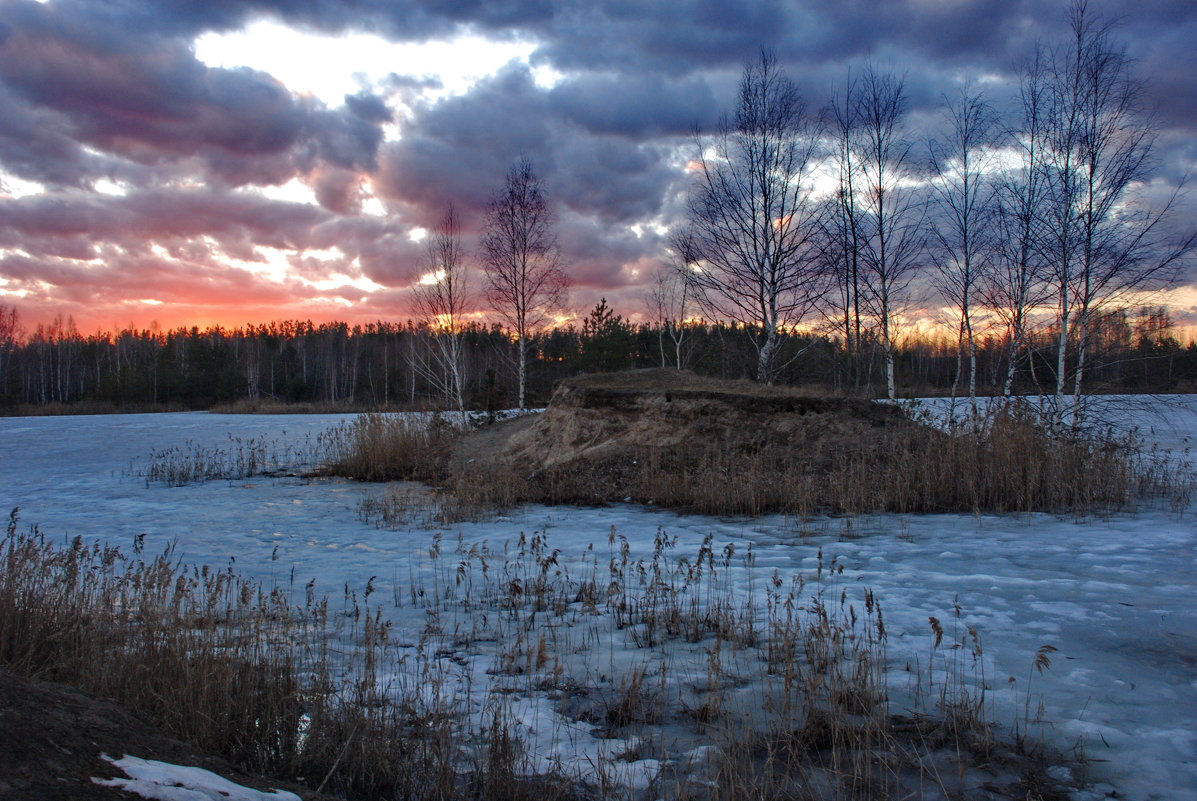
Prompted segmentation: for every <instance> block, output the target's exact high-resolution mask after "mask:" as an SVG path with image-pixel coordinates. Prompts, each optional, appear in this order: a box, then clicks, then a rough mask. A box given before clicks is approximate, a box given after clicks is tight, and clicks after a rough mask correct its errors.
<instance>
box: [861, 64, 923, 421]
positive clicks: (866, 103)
mask: <svg viewBox="0 0 1197 801" xmlns="http://www.w3.org/2000/svg"><path fill="white" fill-rule="evenodd" d="M905 114H906V94H905V89H904V86H903V82H902V80H901V79H899V78H898V77H896V76H894V75H892V74H889V73H879V72H877V71H876V70H874V69H873V68H872V67H870V68H868V69H867V70H865V73H864V75H862V76H861V79H860V82H859V84H858V87H857V93H856V104H855V115H856V125H857V126H858V131H859V133H858V135H857V136H856V137H854V141H855V144H856V147H857V148H858V151H859V156H858V157H857V159H858V161H857V163H858V165H859V179H860V180H859V188H858V189H857V190H856V201H855V202H856V203H857V204H858V205H859V208H860V210H861V212H862V215H861V224H862V227H863V228H864V231H863V233H862V235H861V237H860V247H861V250H860V260H861V264H862V266H863V270H862V273H863V275H864V276H866V278H867V281H866V286H865V287H864V291H865V292H866V293H867V295H868V300H869V306H870V309H871V313H872V316H873V317H874V319H875V320H876V325H877V332H878V337H879V339H880V343H881V352H882V356H883V358H884V359H885V389H886V395H887V396H888V397H889V398H891V399H892V398H894V397H896V395H897V388H896V385H895V380H894V339H895V336H896V333H897V332H896V326H897V324H898V316H899V313H900V312H901V310H902V307H903V304H904V303H905V296H906V291H907V289H908V287H909V285H910V280H911V279H912V278H913V277H914V273H915V271H916V270H917V269H918V268H919V266H920V264H919V258H920V257H921V256H922V255H923V247H924V244H925V240H926V237H925V234H924V230H923V228H924V226H923V222H924V218H925V212H926V209H925V204H923V203H922V201H921V200H920V199H919V198H918V197H917V195H916V194H915V193H914V191H913V190H912V189H911V188H910V186H909V183H911V181H910V179H911V178H912V173H913V169H912V165H911V163H910V162H911V158H910V149H911V144H910V142H909V141H908V140H907V139H906V138H905V135H904V130H903V118H904V117H905Z"/></svg>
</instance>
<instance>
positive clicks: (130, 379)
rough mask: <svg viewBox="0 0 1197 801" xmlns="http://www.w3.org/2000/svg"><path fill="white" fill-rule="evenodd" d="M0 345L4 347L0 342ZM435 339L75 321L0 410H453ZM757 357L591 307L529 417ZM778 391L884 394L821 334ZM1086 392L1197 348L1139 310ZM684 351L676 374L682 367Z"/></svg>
mask: <svg viewBox="0 0 1197 801" xmlns="http://www.w3.org/2000/svg"><path fill="white" fill-rule="evenodd" d="M0 334H2V332H0ZM441 336H444V334H441V333H437V332H435V331H434V330H432V329H430V328H429V327H428V326H425V325H420V324H416V323H412V322H408V323H406V324H395V323H386V322H379V323H374V324H370V325H365V326H349V325H346V324H344V323H320V324H314V323H312V322H298V321H288V322H277V323H270V324H268V325H255V326H247V327H245V328H235V329H224V328H205V329H199V328H194V327H193V328H178V329H174V330H170V331H156V330H124V331H120V332H119V333H116V334H91V335H84V334H81V333H79V332H78V331H76V330H75V328H74V326H73V325H72V324H71V323H70V322H69V321H68V322H66V323H63V322H56V323H54V324H52V325H49V326H45V325H39V326H38V327H37V328H36V329H35V330H34V331H32V332H31V333H28V334H26V335H16V334H14V333H13V332H12V331H10V333H9V334H7V335H0V407H3V408H6V409H7V410H9V411H10V412H11V411H14V410H17V409H20V408H21V407H25V410H27V411H34V410H33V409H30V408H29V407H41V406H48V405H68V406H70V405H76V406H78V407H79V408H80V409H85V408H86V407H87V406H89V405H101V406H110V407H117V408H153V407H162V408H188V409H206V408H211V407H212V406H215V405H220V404H233V403H237V402H242V401H267V400H273V401H277V402H281V403H316V404H326V405H331V406H344V407H346V408H368V407H384V406H385V407H391V408H442V407H443V408H449V407H451V406H452V403H450V402H449V400H448V399H447V398H446V396H445V392H444V382H443V380H441V376H440V373H439V368H438V363H437V359H436V348H437V338H438V337H441ZM462 336H463V339H464V343H465V349H464V354H465V358H464V366H465V379H466V387H467V395H468V397H467V404H468V405H469V406H471V407H472V408H476V409H500V408H507V407H511V406H513V405H514V403H515V394H516V386H515V381H516V373H515V368H514V364H515V360H516V346H515V343H514V342H513V339H512V337H510V336H509V335H508V334H507V332H505V331H504V330H503V329H502V328H501V327H499V326H497V325H491V326H486V325H469V326H466V327H465V329H464V330H463V332H462ZM1054 338H1055V335H1054V333H1053V332H1052V331H1050V330H1045V331H1043V332H1042V333H1041V334H1040V335H1039V336H1038V338H1037V339H1036V340H1033V341H1031V342H1030V343H1029V346H1028V347H1029V349H1028V350H1027V351H1026V352H1024V353H1022V354H1021V355H1020V358H1019V362H1020V363H1019V366H1018V373H1017V376H1018V377H1017V381H1016V385H1015V389H1016V391H1017V392H1019V393H1034V392H1039V391H1041V390H1042V389H1043V386H1041V382H1042V384H1043V385H1050V382H1051V380H1052V378H1051V376H1052V375H1053V373H1052V372H1051V368H1052V367H1053V366H1054V365H1052V364H1051V363H1050V362H1051V359H1052V358H1054V354H1053V352H1052V348H1053V343H1054ZM753 347H754V346H753V344H752V342H751V340H750V338H749V337H748V336H747V335H746V332H745V330H744V329H743V328H741V327H734V326H729V325H726V324H718V323H715V324H709V323H688V324H686V325H684V326H676V325H671V324H669V323H661V324H632V323H629V322H626V321H625V320H623V319H622V318H621V317H619V316H617V315H615V314H613V313H612V311H611V310H610V309H609V308H607V306H606V304H605V303H603V304H600V305H599V306H598V307H596V309H595V310H593V311H592V312H591V313H590V315H589V316H588V317H586V318H585V319H584V321H583V323H582V325H581V327H580V328H579V327H574V326H569V327H564V328H552V329H549V330H547V331H544V332H541V333H539V334H538V335H536V336H535V338H534V341H533V343H532V348H531V353H532V359H531V362H530V364H529V375H528V379H529V385H528V396H529V398H528V399H529V404H530V405H537V404H543V403H544V402H545V401H547V399H548V397H549V394H550V393H551V391H552V387H553V384H554V382H555V381H557V380H558V379H560V378H563V377H566V376H571V375H576V374H578V373H582V372H597V371H612V370H623V369H629V368H638V367H653V366H663V365H664V366H678V365H679V364H680V365H681V366H683V367H685V368H687V369H691V370H694V371H695V372H698V373H701V374H704V375H713V376H720V377H725V378H746V377H751V375H750V374H751V370H752V366H753V365H754V357H753ZM787 348H788V352H787V353H786V354H785V359H784V361H785V362H786V363H787V366H786V367H785V369H784V371H783V374H782V378H781V381H782V382H783V383H787V384H805V385H812V386H817V387H821V388H826V389H827V390H831V391H847V392H854V393H859V394H864V395H877V394H883V393H884V391H885V382H884V378H883V376H882V374H881V353H880V349H879V347H875V348H872V349H870V348H865V349H863V350H862V351H861V352H860V355H859V356H857V355H856V354H855V353H853V354H852V357H850V356H849V354H848V353H847V352H846V351H845V349H844V348H843V346H842V342H841V341H840V340H838V339H837V338H835V337H833V336H828V335H820V334H807V335H801V334H800V335H796V336H794V337H791V338H789V339H788V340H787ZM1091 348H1092V350H1091V352H1090V358H1091V359H1092V362H1091V364H1092V367H1091V368H1090V369H1091V370H1092V373H1091V375H1092V379H1093V383H1092V384H1090V385H1089V387H1090V390H1098V389H1100V390H1102V391H1107V392H1191V391H1197V344H1195V343H1193V342H1189V343H1187V345H1186V344H1182V343H1181V342H1180V341H1178V340H1177V339H1176V337H1175V336H1174V334H1173V327H1172V324H1171V321H1170V319H1169V318H1168V315H1167V313H1166V312H1165V311H1164V310H1161V309H1144V310H1139V311H1137V312H1134V313H1131V312H1127V311H1118V312H1112V313H1107V314H1105V315H1103V316H1102V317H1101V320H1100V325H1099V326H1097V334H1096V335H1095V336H1093V340H1092V342H1091ZM679 350H680V358H679ZM1007 358H1008V343H1007V342H1005V341H1004V340H1003V339H1002V338H1000V337H988V338H981V339H980V340H979V348H978V368H979V369H978V378H979V382H980V385H981V387H982V389H983V391H984V392H986V393H989V394H998V393H1000V392H1001V388H1002V387H1001V385H1002V382H1003V379H1004V377H1005V371H1006V368H1007V361H1006V360H1007ZM896 366H897V378H898V384H899V387H900V389H901V394H903V395H905V396H919V395H932V394H940V395H942V394H948V393H951V392H953V387H955V391H956V392H957V393H960V394H963V393H962V392H961V379H960V374H961V360H960V358H959V353H958V350H957V348H956V343H955V342H954V341H952V339H951V338H950V337H946V336H945V337H941V338H937V337H932V336H926V335H911V336H908V337H906V338H905V339H904V340H903V341H902V342H901V344H900V347H899V348H898V351H897V362H896Z"/></svg>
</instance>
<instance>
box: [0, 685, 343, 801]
mask: <svg viewBox="0 0 1197 801" xmlns="http://www.w3.org/2000/svg"><path fill="white" fill-rule="evenodd" d="M101 754H108V755H109V756H112V757H113V758H119V757H123V756H125V755H132V756H137V757H141V758H143V759H154V760H159V761H162V762H170V763H172V764H176V765H187V766H192V767H199V768H203V769H205V770H209V771H212V772H213V773H217V774H220V775H221V776H224V777H226V778H228V779H230V780H231V781H234V782H236V783H238V784H242V785H245V786H247V787H253V788H255V789H258V790H270V789H273V788H280V789H288V790H291V791H292V792H300V791H299V790H298V788H296V787H294V786H291V785H287V784H285V783H280V782H278V781H266V780H263V779H260V778H257V777H252V776H246V775H244V774H242V773H240V772H238V771H237V770H235V769H234V768H233V767H232V766H231V765H229V764H228V763H227V762H225V761H224V760H221V759H218V758H216V757H212V756H209V755H206V754H202V753H198V752H197V751H196V750H195V749H193V748H191V747H190V746H188V745H186V744H185V743H182V742H179V741H178V740H175V739H172V738H171V737H168V736H167V735H166V734H164V733H163V732H162V731H161V730H160V729H158V728H157V727H155V726H153V725H151V724H150V723H147V722H146V721H145V720H143V719H141V718H139V717H138V716H136V715H133V714H131V713H130V712H129V711H127V710H126V709H124V708H123V707H121V706H120V705H118V704H115V703H113V702H111V701H107V700H105V699H102V698H97V697H95V696H92V695H89V694H87V693H83V692H80V691H78V690H75V689H72V688H70V687H67V686H66V685H63V684H57V683H54V682H46V681H37V680H33V679H26V678H22V677H20V676H17V675H15V674H13V673H10V672H9V671H7V670H3V669H0V799H6V800H7V799H22V801H115V799H131V798H138V797H139V796H135V795H131V794H129V793H125V792H122V791H120V790H117V789H115V788H111V787H101V786H100V785H97V784H95V783H93V782H92V777H99V778H114V777H120V778H124V774H123V773H121V772H120V771H119V770H118V769H116V768H114V767H113V766H112V765H110V764H109V763H107V762H105V761H104V760H102V759H101V758H100V755H101ZM300 794H301V795H302V797H303V798H305V799H320V798H324V797H325V796H318V795H316V794H314V793H312V792H310V791H306V790H305V791H303V792H301V793H300Z"/></svg>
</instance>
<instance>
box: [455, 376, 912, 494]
mask: <svg viewBox="0 0 1197 801" xmlns="http://www.w3.org/2000/svg"><path fill="white" fill-rule="evenodd" d="M914 425H916V424H914V423H912V422H911V421H910V420H909V419H908V418H907V417H906V415H905V414H904V413H903V412H902V411H901V410H900V409H898V408H896V407H894V406H890V405H886V404H879V403H875V402H873V401H870V400H865V399H861V398H845V397H832V396H827V395H811V394H808V393H804V392H803V391H802V390H798V389H793V388H788V387H769V386H761V385H759V384H753V383H750V382H747V381H723V380H719V379H714V378H705V377H700V376H696V375H694V374H693V373H689V372H684V371H678V370H670V369H650V370H636V371H629V372H624V373H610V374H601V375H588V376H579V377H576V378H571V379H566V380H564V381H562V382H561V383H560V384H558V386H557V389H556V390H555V391H554V393H553V397H552V399H551V401H550V403H549V406H548V409H547V410H546V411H545V412H544V413H543V414H540V415H536V416H534V417H529V418H522V419H518V420H516V421H512V422H509V423H506V424H500V425H498V426H493V427H491V428H489V429H484V430H483V431H480V432H477V433H474V434H471V435H470V436H467V437H465V438H464V440H463V442H462V443H461V445H460V446H459V448H458V450H457V453H456V454H455V459H454V464H453V466H452V472H453V473H454V474H456V475H458V476H462V475H465V476H466V477H467V480H468V481H472V482H474V483H477V482H478V481H479V480H481V476H482V475H483V474H485V475H489V476H494V475H502V476H503V477H504V478H503V479H501V480H503V481H510V482H516V483H520V484H521V485H522V488H521V490H520V492H521V493H523V495H524V497H523V499H525V500H545V501H549V502H581V503H593V502H599V503H601V502H604V501H611V500H623V499H625V498H630V499H633V500H642V501H643V500H651V501H652V502H655V503H665V504H666V505H676V506H692V505H693V499H692V493H689V492H688V491H687V492H683V493H681V494H679V495H678V496H676V497H675V498H672V499H666V498H665V497H664V495H663V493H662V492H661V487H660V486H657V485H654V475H656V476H660V475H664V474H666V473H668V474H670V475H674V474H686V475H689V476H696V475H697V474H698V473H699V472H703V471H705V474H706V475H707V476H708V478H695V479H694V481H696V482H698V483H701V482H703V481H707V480H713V479H709V476H710V475H711V473H712V471H720V470H724V469H728V470H732V471H733V472H734V471H736V470H737V469H738V468H737V465H747V464H752V465H756V466H758V467H760V468H761V469H768V470H771V471H773V472H774V473H775V474H777V475H781V474H782V473H784V474H785V475H786V476H787V477H789V478H790V479H793V478H795V477H798V476H802V475H812V476H813V475H822V474H825V473H827V472H828V471H830V470H832V469H834V468H835V466H836V465H838V464H842V463H843V462H844V459H845V457H846V456H853V455H862V454H863V455H864V457H865V460H866V461H873V460H884V459H886V458H888V454H892V453H893V448H892V440H891V437H893V436H895V435H897V434H899V433H901V432H908V431H909V430H910V427H911V426H914ZM471 475H472V476H474V477H477V478H470V476H471Z"/></svg>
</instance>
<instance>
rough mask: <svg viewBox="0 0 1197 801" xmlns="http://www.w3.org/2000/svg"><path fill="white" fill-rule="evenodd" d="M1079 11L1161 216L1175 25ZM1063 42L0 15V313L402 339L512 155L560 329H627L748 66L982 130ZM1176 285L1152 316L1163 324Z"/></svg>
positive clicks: (686, 13)
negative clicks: (978, 100)
mask: <svg viewBox="0 0 1197 801" xmlns="http://www.w3.org/2000/svg"><path fill="white" fill-rule="evenodd" d="M1091 9H1092V10H1093V11H1095V12H1097V13H1098V14H1099V15H1101V16H1103V17H1104V18H1107V19H1111V20H1116V21H1117V23H1118V26H1119V27H1118V29H1117V30H1118V36H1119V37H1120V38H1121V39H1122V40H1123V41H1124V42H1125V43H1126V46H1127V49H1128V51H1129V53H1130V55H1131V56H1132V57H1134V58H1135V59H1137V61H1138V67H1139V73H1140V75H1141V77H1143V78H1145V79H1146V82H1147V83H1146V88H1145V93H1144V102H1145V106H1146V107H1148V108H1149V109H1151V110H1152V113H1153V114H1154V117H1155V125H1156V127H1157V132H1158V137H1157V140H1156V147H1155V153H1154V162H1155V167H1156V176H1157V177H1156V182H1157V184H1158V186H1156V187H1153V192H1155V191H1156V190H1158V193H1159V194H1166V193H1167V191H1169V190H1170V188H1171V187H1173V186H1175V185H1177V184H1178V183H1180V182H1181V181H1182V179H1183V178H1184V176H1185V175H1186V174H1188V173H1190V172H1193V171H1194V167H1195V166H1197V85H1195V83H1194V76H1195V75H1197V48H1194V46H1193V44H1192V43H1193V42H1194V41H1197V4H1195V3H1193V2H1192V1H1191V0H1092V3H1091ZM1065 28H1066V20H1065V3H1064V2H1062V1H1061V0H1010V2H1001V3H995V2H992V0H886V2H881V3H877V2H873V0H844V1H843V2H838V3H825V2H818V1H816V0H790V1H789V2H780V1H773V0H757V1H756V2H750V1H749V0H671V1H670V2H663V1H662V0H620V1H618V2H605V3H598V2H576V1H575V0H523V1H521V0H341V1H337V0H219V1H215V0H176V1H174V2H162V0H49V1H48V2H44V3H43V2H35V1H34V0H0V305H9V306H15V307H16V308H17V309H18V312H19V313H20V315H21V318H22V320H23V321H24V322H25V325H26V327H27V328H28V327H30V326H32V325H34V324H36V323H38V322H49V321H50V320H52V319H54V318H55V317H59V316H61V318H62V319H67V318H72V319H73V320H74V321H75V323H76V325H77V326H78V328H79V329H80V330H81V331H83V332H90V331H96V330H101V329H104V330H113V329H119V328H121V327H124V326H128V325H130V324H131V325H134V326H137V327H147V326H150V325H153V324H157V325H159V326H161V327H163V328H172V327H176V326H180V325H188V326H190V325H199V326H205V325H212V324H219V325H226V326H235V325H244V324H247V323H263V322H267V321H269V320H282V319H310V320H314V321H325V320H344V321H348V322H350V323H365V322H370V321H375V320H388V321H402V320H404V319H406V318H408V317H409V316H410V287H411V285H412V284H413V283H414V282H415V281H417V280H418V279H419V277H420V276H421V274H422V273H423V272H425V271H426V269H427V266H426V258H427V256H426V245H425V243H424V242H423V241H422V237H423V236H424V235H425V234H426V232H427V229H428V228H429V227H430V226H432V225H434V224H435V222H436V221H437V220H438V219H440V218H441V217H442V216H443V214H444V212H445V208H446V206H447V204H448V203H450V202H452V203H453V204H454V205H455V207H456V209H457V212H458V215H459V218H460V219H461V221H462V223H463V229H464V233H465V236H466V244H467V246H468V247H472V246H473V239H474V237H475V235H476V234H477V232H478V230H479V229H480V227H481V225H482V224H483V221H484V214H485V209H486V204H487V201H488V199H489V198H490V197H491V195H492V194H493V193H494V192H495V191H496V190H497V189H498V188H499V187H500V186H501V184H502V182H503V178H504V175H505V174H506V172H507V170H508V168H509V167H510V166H511V164H512V163H513V162H514V161H515V160H517V159H518V158H520V157H521V156H527V157H528V158H530V159H531V161H532V163H533V165H534V168H535V169H536V171H537V173H538V174H539V175H540V177H541V178H542V180H543V183H544V187H545V190H546V193H547V195H548V197H549V199H550V202H551V204H552V207H553V210H554V213H555V216H556V229H557V235H558V238H559V241H560V244H561V246H562V249H563V256H564V265H565V267H566V271H567V273H568V275H569V276H570V279H571V282H572V285H573V287H572V290H571V294H570V305H571V308H572V309H573V310H574V311H575V312H580V313H585V311H586V310H588V309H590V308H592V307H593V306H594V304H595V303H596V302H597V301H598V300H599V298H600V297H606V298H607V299H608V301H609V303H610V305H611V306H612V307H613V308H614V309H615V311H616V312H617V313H620V314H622V315H623V316H625V317H634V316H637V315H640V314H642V313H643V312H644V311H645V309H646V304H645V299H644V298H645V296H646V294H647V288H648V286H649V284H650V283H651V281H652V277H653V275H654V274H655V271H656V270H658V269H659V267H660V265H661V264H662V263H663V262H664V261H665V260H667V258H668V255H667V252H666V248H667V245H668V234H669V231H670V229H671V227H673V226H676V225H678V224H679V223H680V222H681V220H682V219H683V217H684V211H685V199H686V194H687V190H688V188H689V187H690V186H691V185H692V180H693V177H692V176H691V175H690V174H689V173H688V172H687V171H686V164H687V162H688V161H690V160H691V159H692V158H693V157H694V155H695V154H696V145H695V141H694V136H693V133H694V131H695V130H696V129H698V130H708V131H709V130H711V129H712V128H714V127H715V125H716V124H717V122H718V119H719V117H720V115H721V114H723V113H726V112H727V111H729V110H730V109H731V108H732V107H733V104H734V101H735V91H736V83H737V81H738V78H739V76H740V74H741V72H742V70H743V68H744V65H745V64H746V63H748V62H750V61H752V60H753V59H754V58H755V57H756V55H757V54H758V53H759V51H760V49H761V48H762V47H765V48H770V49H772V50H773V51H775V52H776V54H777V56H778V58H779V61H780V63H781V64H782V66H783V67H784V68H785V70H786V71H787V72H788V74H789V75H790V77H791V78H793V79H794V80H795V81H796V82H797V83H798V85H799V87H800V89H801V90H802V92H803V95H804V97H805V98H806V102H807V104H808V106H810V107H812V108H818V107H821V106H822V105H823V104H825V103H826V102H827V100H828V98H829V97H830V96H831V94H832V93H833V92H834V91H835V90H836V89H837V88H838V87H840V86H842V84H843V82H844V81H845V79H846V77H847V76H848V74H849V71H850V70H852V69H857V70H859V69H860V68H861V67H862V65H864V64H866V63H871V64H873V65H875V66H877V67H879V68H882V69H887V70H889V69H892V70H894V71H896V72H897V73H899V74H901V75H902V76H904V79H905V83H906V88H907V91H908V94H909V99H910V111H911V113H910V117H909V119H910V123H911V129H912V131H913V130H917V129H919V127H920V126H923V127H924V128H928V129H929V128H930V127H931V126H932V122H931V121H933V120H936V119H938V116H937V115H938V114H939V108H940V104H941V102H942V98H943V97H944V95H945V94H946V93H951V92H953V91H955V90H956V89H957V88H958V87H960V86H961V85H962V84H963V83H964V82H965V81H971V82H972V84H973V85H974V86H977V87H980V88H982V89H983V90H984V91H985V92H986V94H987V95H988V96H989V97H990V99H991V100H992V101H993V102H994V103H995V104H996V105H998V106H999V107H1002V106H1003V105H1007V104H1009V103H1010V102H1011V100H1012V92H1013V90H1014V88H1015V86H1016V73H1017V68H1018V66H1019V64H1020V63H1021V62H1022V60H1023V59H1025V57H1026V56H1027V55H1028V54H1029V53H1030V52H1031V50H1032V48H1033V47H1034V46H1035V44H1036V43H1037V42H1040V41H1044V42H1049V43H1050V42H1053V41H1058V40H1059V39H1060V37H1061V36H1062V35H1064V33H1065ZM916 151H917V152H919V153H920V154H921V153H922V152H923V151H925V146H921V149H920V148H916ZM920 157H921V155H920ZM1180 212H1181V213H1180V215H1179V217H1180V218H1181V220H1182V222H1183V221H1185V220H1187V221H1188V224H1189V225H1190V226H1191V225H1193V224H1194V221H1197V202H1194V201H1193V200H1191V199H1188V198H1185V199H1183V200H1182V202H1181V206H1180ZM1188 273H1189V274H1188V275H1186V276H1185V280H1184V281H1183V283H1182V285H1181V286H1179V287H1178V288H1177V289H1175V290H1174V291H1172V292H1170V293H1168V294H1166V295H1164V296H1161V297H1160V298H1158V299H1159V300H1163V301H1165V302H1167V303H1169V304H1170V305H1171V306H1172V307H1173V309H1174V312H1175V314H1176V316H1177V317H1178V319H1179V320H1180V321H1181V322H1182V323H1186V324H1190V325H1191V324H1194V323H1197V288H1195V287H1197V269H1195V268H1193V267H1192V265H1189V267H1188ZM476 283H477V284H478V285H479V286H481V284H482V280H481V278H478V279H476ZM924 306H926V308H927V309H928V311H927V314H928V315H932V312H931V311H930V310H931V309H933V308H934V306H935V304H934V302H933V301H931V300H930V299H926V300H924Z"/></svg>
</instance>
